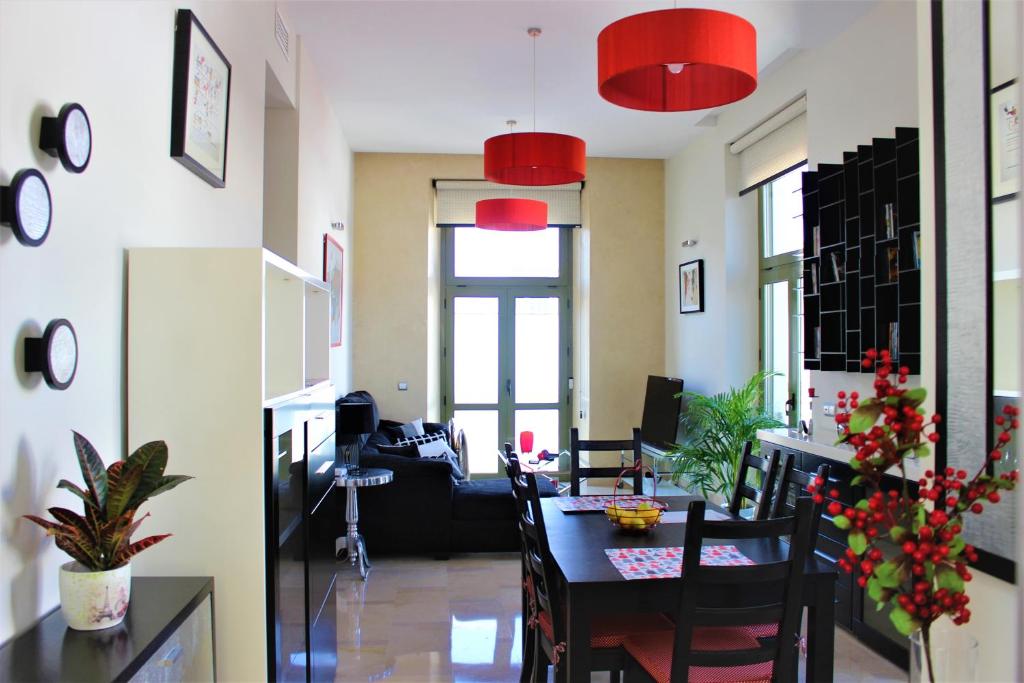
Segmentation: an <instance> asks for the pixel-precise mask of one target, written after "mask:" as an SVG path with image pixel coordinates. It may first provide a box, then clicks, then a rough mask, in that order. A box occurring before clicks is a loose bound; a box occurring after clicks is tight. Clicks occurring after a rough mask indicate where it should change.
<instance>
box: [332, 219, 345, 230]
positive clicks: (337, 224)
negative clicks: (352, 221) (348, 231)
mask: <svg viewBox="0 0 1024 683" xmlns="http://www.w3.org/2000/svg"><path fill="white" fill-rule="evenodd" d="M344 229H345V224H344V223H342V222H341V221H331V230H344Z"/></svg>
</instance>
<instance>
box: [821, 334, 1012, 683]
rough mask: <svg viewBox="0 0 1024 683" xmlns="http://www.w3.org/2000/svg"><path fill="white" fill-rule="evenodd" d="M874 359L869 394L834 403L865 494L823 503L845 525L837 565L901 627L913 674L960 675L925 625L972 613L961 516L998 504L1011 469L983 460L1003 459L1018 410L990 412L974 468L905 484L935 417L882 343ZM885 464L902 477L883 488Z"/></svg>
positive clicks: (968, 550) (933, 436)
mask: <svg viewBox="0 0 1024 683" xmlns="http://www.w3.org/2000/svg"><path fill="white" fill-rule="evenodd" d="M876 363H877V369H876V374H875V381H874V389H875V395H874V396H873V397H869V398H866V399H862V398H861V397H860V396H859V395H858V394H857V392H855V391H854V392H851V393H850V394H849V395H847V394H846V392H843V391H841V392H839V394H838V398H839V400H838V402H837V404H836V406H837V408H838V411H837V413H836V422H837V423H838V424H839V426H840V427H841V428H842V434H841V436H840V438H839V443H848V444H850V445H851V446H853V447H854V448H856V449H857V452H856V455H855V456H854V457H853V459H852V460H851V461H850V466H851V467H852V468H853V469H854V471H856V472H857V474H856V476H855V477H854V478H853V481H852V483H853V485H855V486H863V487H865V488H866V489H867V491H868V492H869V494H870V495H869V496H868V497H867V498H864V499H862V500H860V501H858V502H857V503H856V505H854V506H853V507H845V506H843V505H841V504H840V503H839V502H837V501H832V502H830V503H829V504H828V513H829V514H830V515H833V523H834V524H835V525H836V526H837V527H838V528H840V529H845V530H848V531H849V536H848V544H849V548H847V550H846V557H844V558H842V559H840V560H839V565H840V567H841V568H842V569H843V570H845V571H847V572H850V573H854V572H856V573H857V574H858V576H857V583H858V585H859V586H861V587H862V588H864V589H866V591H867V594H868V597H869V598H870V599H871V600H872V601H874V602H875V603H876V606H877V608H878V609H879V610H882V609H884V608H885V607H887V606H888V607H890V608H891V609H890V612H889V619H890V621H891V622H892V624H893V626H895V627H896V629H897V630H898V631H899V632H900V633H902V634H903V635H905V636H910V639H911V650H912V652H911V654H912V657H911V676H912V680H915V681H916V680H929V681H932V682H933V683H934V681H936V680H963V675H962V674H957V673H953V672H951V671H949V669H948V668H947V667H950V666H958V665H962V664H963V662H962V661H953V660H952V659H951V660H950V661H944V662H940V661H936V660H935V659H934V658H933V648H932V641H931V633H932V627H933V625H934V624H935V622H936V621H937V620H939V619H940V618H941V617H943V616H949V617H950V618H951V619H952V622H953V624H955V625H958V626H959V625H961V624H965V623H967V622H968V621H969V620H970V618H971V611H970V609H969V608H968V607H967V605H968V603H969V602H970V598H969V597H968V596H967V594H966V590H965V584H966V583H967V582H968V581H970V580H971V572H970V571H969V569H968V563H969V562H976V561H977V559H978V554H977V552H976V551H975V549H974V548H973V547H972V546H971V545H970V544H968V543H965V542H964V537H963V532H964V525H965V524H966V522H967V520H968V518H969V517H970V516H971V515H979V514H982V513H983V512H984V510H985V506H986V505H994V504H996V503H998V502H999V501H1000V492H1001V491H1009V490H1012V489H1013V488H1014V487H1015V486H1016V483H1017V478H1018V472H1017V470H1012V471H1009V472H1005V473H1002V474H999V475H996V474H994V473H993V468H992V467H991V464H992V463H993V462H994V461H998V460H1000V459H1001V458H1002V450H1003V449H1005V448H1006V446H1007V444H1009V442H1010V438H1011V434H1012V432H1013V431H1014V430H1016V429H1017V427H1018V425H1019V422H1018V409H1017V408H1016V407H1014V406H1007V407H1005V408H1004V409H1003V414H1001V415H998V416H997V417H996V418H995V423H996V425H997V426H998V427H999V436H998V444H997V447H996V448H995V449H994V450H993V451H992V452H991V453H989V454H988V456H987V457H986V458H984V459H983V460H982V462H981V463H980V466H979V468H978V470H977V472H973V473H970V472H967V471H965V470H954V469H953V468H951V467H947V468H945V470H944V471H934V470H933V469H927V470H925V471H924V473H923V476H921V478H920V479H919V480H918V481H917V486H916V487H914V486H911V485H910V483H909V482H908V480H907V464H908V461H909V460H911V459H921V458H924V457H926V456H927V455H928V454H929V453H928V450H929V449H928V444H929V443H934V442H937V441H938V440H939V434H938V432H937V431H936V430H937V425H939V424H940V423H941V421H942V418H941V417H940V416H939V415H932V416H931V417H930V418H928V417H927V416H926V414H925V411H924V409H923V408H922V407H921V405H922V403H923V402H924V400H925V396H926V391H925V389H923V388H915V389H907V388H905V387H903V386H902V385H903V384H905V383H906V381H907V375H908V374H909V370H908V369H907V368H906V367H901V368H899V369H898V370H896V371H894V369H893V365H892V359H891V356H890V353H889V351H887V350H883V351H881V352H876V351H875V350H874V349H871V350H869V351H867V353H866V354H865V358H864V360H863V365H864V367H866V368H871V367H873V366H875V365H876ZM894 378H895V381H894ZM893 469H895V470H897V471H898V473H899V475H900V477H901V478H902V484H901V486H900V487H899V488H898V489H893V490H888V491H884V490H883V486H882V481H883V476H884V475H885V474H887V473H888V472H889V471H890V470H893ZM825 488H826V486H825V482H823V481H815V482H814V483H812V484H811V485H810V486H809V487H808V490H809V491H810V493H811V494H812V495H813V497H814V500H815V502H824V498H825V494H826V493H827V494H828V496H829V497H832V498H836V497H838V495H839V492H838V491H836V490H829V491H826V490H825ZM884 540H888V541H890V542H891V543H892V544H895V546H896V547H897V548H898V549H899V550H898V553H897V554H893V553H892V552H891V551H890V552H889V554H888V556H887V554H886V552H885V551H883V549H882V547H880V545H879V544H880V542H881V541H884ZM967 654H968V653H966V652H959V653H956V655H955V657H956V658H959V659H961V660H962V659H963V658H966V656H967ZM966 675H969V674H966Z"/></svg>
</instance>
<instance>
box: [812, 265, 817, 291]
mask: <svg viewBox="0 0 1024 683" xmlns="http://www.w3.org/2000/svg"><path fill="white" fill-rule="evenodd" d="M817 293H818V264H817V263H812V264H811V294H817Z"/></svg>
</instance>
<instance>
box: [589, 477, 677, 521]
mask: <svg viewBox="0 0 1024 683" xmlns="http://www.w3.org/2000/svg"><path fill="white" fill-rule="evenodd" d="M637 470H639V471H640V473H641V475H643V473H644V472H645V471H646V472H650V473H651V481H652V482H653V483H654V491H653V493H654V495H651V496H643V497H642V499H641V500H637V498H636V497H635V496H634V497H632V498H631V499H630V500H629V502H626V501H624V500H622V501H621V502H620V500H619V499H618V491H619V482H621V481H622V478H623V477H624V476H626V475H627V474H632V473H634V472H636V471H637ZM657 493H658V479H657V477H656V476H655V475H654V470H652V469H651V468H650V467H647V466H646V465H641V464H637V465H635V466H634V467H628V468H626V469H624V470H622V472H620V473H619V476H618V478H617V479H616V480H615V490H614V492H613V493H612V502H611V503H609V504H608V505H607V506H606V507H605V509H604V513H605V515H606V516H607V517H608V520H609V521H610V522H611V523H612V524H614V525H615V526H617V527H618V528H619V529H621V530H622V531H625V532H628V533H647V532H648V531H650V530H651V529H653V528H654V527H656V526H658V524H659V523H660V522H661V515H662V513H663V512H664V511H665V510H667V509H668V505H666V504H665V503H663V502H661V501H660V500H658V499H657V498H656V497H655V496H656V495H657Z"/></svg>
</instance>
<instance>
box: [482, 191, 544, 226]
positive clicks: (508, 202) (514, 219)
mask: <svg viewBox="0 0 1024 683" xmlns="http://www.w3.org/2000/svg"><path fill="white" fill-rule="evenodd" d="M476 227H478V228H483V229H484V230H501V231H505V232H527V231H530V230H544V229H545V228H547V227H548V204H547V202H542V201H540V200H539V199H520V198H512V197H508V198H505V197H502V198H499V199H481V200H480V201H478V202H477V203H476Z"/></svg>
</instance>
